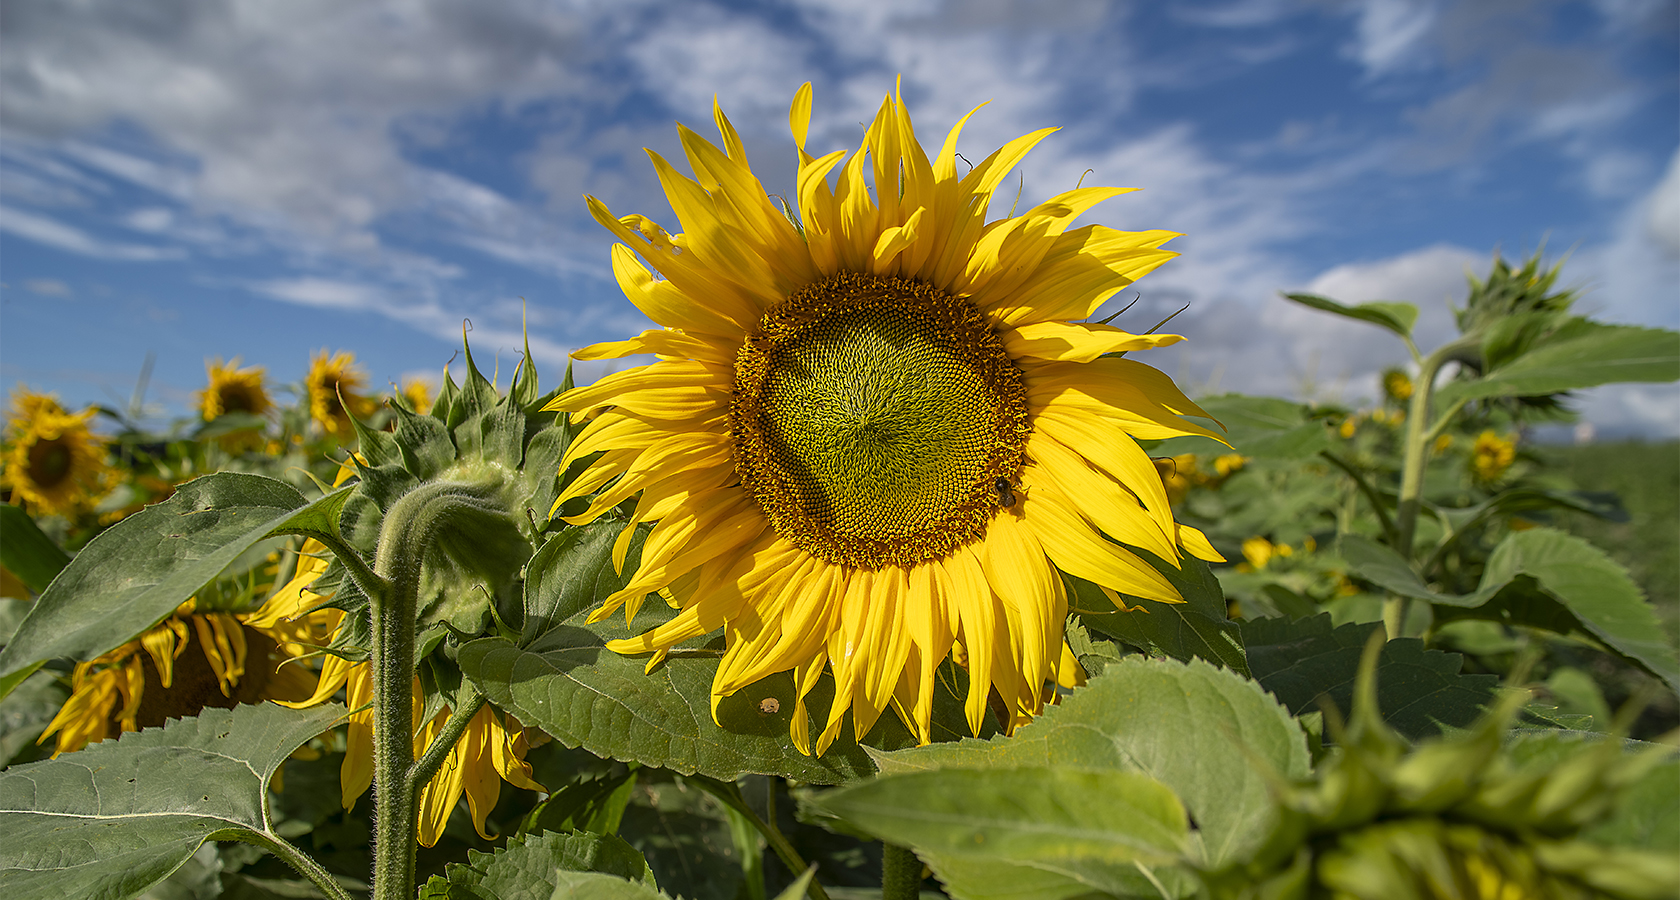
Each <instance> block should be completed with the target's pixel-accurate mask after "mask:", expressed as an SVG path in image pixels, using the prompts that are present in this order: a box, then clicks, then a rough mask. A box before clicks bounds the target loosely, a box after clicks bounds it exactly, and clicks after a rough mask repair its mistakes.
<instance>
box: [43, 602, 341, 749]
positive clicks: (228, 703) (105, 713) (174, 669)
mask: <svg viewBox="0 0 1680 900" xmlns="http://www.w3.org/2000/svg"><path fill="white" fill-rule="evenodd" d="M288 602H289V599H288V597H287V596H286V592H285V591H284V590H282V591H280V592H278V593H276V594H275V595H274V597H272V598H270V599H269V600H268V602H267V603H265V604H264V605H263V606H262V607H261V608H259V609H257V610H255V611H253V612H250V613H242V614H231V613H225V612H200V611H198V610H197V601H196V600H188V601H187V602H185V603H183V604H181V606H180V607H179V608H177V609H176V610H175V613H174V615H172V616H170V617H169V618H167V619H164V620H163V621H162V622H159V623H158V624H157V625H155V626H153V627H152V628H151V629H149V630H148V631H146V633H145V634H142V635H141V636H140V637H138V638H136V639H135V640H132V641H129V642H128V643H126V644H124V645H122V646H121V647H118V648H117V649H115V650H112V651H110V652H109V653H106V654H104V655H102V656H99V657H97V658H95V659H92V660H89V661H87V662H83V663H78V664H77V665H76V668H75V671H74V672H73V673H72V675H71V693H70V697H69V699H67V700H65V701H64V706H63V707H61V708H60V709H59V711H58V715H57V716H56V717H54V718H53V720H52V722H51V723H49V724H48V725H47V729H46V731H44V732H42V734H41V738H40V740H41V741H43V742H44V741H46V739H47V738H48V737H50V736H52V735H54V734H55V733H56V734H57V735H58V741H57V746H56V749H55V750H54V751H53V755H54V756H57V755H59V754H60V753H68V752H71V751H74V750H80V749H81V748H82V747H85V746H87V745H88V744H90V743H97V742H99V741H102V740H104V739H106V738H107V737H111V736H112V735H114V734H117V733H121V732H124V731H137V730H139V729H141V728H152V727H155V726H158V725H162V724H163V723H164V722H165V721H167V720H168V719H173V718H180V717H183V716H193V715H197V714H198V712H199V711H200V710H202V709H204V708H205V707H207V706H219V707H224V708H225V707H232V706H234V705H235V704H239V703H256V702H258V701H260V700H296V699H299V698H302V697H307V696H309V695H310V694H311V693H313V692H314V690H315V676H314V674H312V673H311V672H310V670H309V669H307V668H306V667H304V666H301V665H296V664H291V665H288V664H286V663H287V662H288V661H289V660H291V659H293V658H294V657H297V656H301V655H303V654H304V653H307V652H310V651H312V650H314V649H315V647H316V646H317V645H319V644H320V643H322V642H323V639H324V638H325V637H326V636H327V633H328V632H330V631H331V629H332V627H333V626H335V625H336V624H337V622H338V617H339V615H340V613H339V612H338V611H337V610H323V611H321V612H317V613H313V614H311V615H308V616H303V617H300V618H296V619H291V618H289V617H285V616H283V615H281V610H282V609H284V608H285V607H286V605H287V604H288ZM195 638H196V641H195V640H194V639H195ZM194 643H196V644H197V645H198V649H199V652H198V653H188V652H187V649H188V646H189V645H191V644H194Z"/></svg>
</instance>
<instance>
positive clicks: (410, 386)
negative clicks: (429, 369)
mask: <svg viewBox="0 0 1680 900" xmlns="http://www.w3.org/2000/svg"><path fill="white" fill-rule="evenodd" d="M402 395H403V400H405V401H407V402H408V408H409V409H412V410H414V412H415V414H417V415H422V416H423V415H425V414H426V413H429V412H431V411H432V386H431V385H430V384H428V383H427V382H426V380H425V379H423V378H410V379H409V380H407V381H405V382H403V386H402Z"/></svg>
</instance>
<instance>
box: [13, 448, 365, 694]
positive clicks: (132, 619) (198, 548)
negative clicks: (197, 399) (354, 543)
mask: <svg viewBox="0 0 1680 900" xmlns="http://www.w3.org/2000/svg"><path fill="white" fill-rule="evenodd" d="M347 494H348V489H345V490H341V491H338V492H335V493H333V494H328V495H327V496H325V497H322V498H321V499H319V500H316V501H315V502H314V503H311V504H308V505H305V503H304V498H303V495H302V494H299V493H298V492H297V490H296V489H295V488H293V487H292V486H291V485H288V484H286V483H285V482H283V481H276V480H274V479H272V478H264V477H262V476H260V475H246V474H240V473H231V472H223V473H220V474H216V475H206V476H205V477H203V478H198V479H194V480H193V481H190V482H188V483H186V484H184V485H182V486H181V487H180V489H178V490H177V491H176V492H175V494H174V496H172V497H170V498H169V499H168V500H165V501H164V502H162V503H159V504H156V505H155V506H149V507H147V508H146V509H143V510H141V511H140V512H138V513H135V514H134V515H132V516H129V517H128V518H126V519H124V520H122V521H121V522H118V523H117V524H116V525H113V526H111V528H109V529H108V530H106V531H104V532H103V533H101V534H100V535H99V536H98V537H96V538H94V539H93V540H92V541H90V542H89V543H88V545H87V547H85V548H84V549H83V550H82V552H80V553H78V554H76V558H75V559H73V560H71V561H70V564H69V565H68V566H66V567H65V568H64V571H63V572H61V573H60V574H59V577H58V578H56V579H54V580H53V583H52V584H51V585H49V586H48V588H47V590H46V592H45V593H43V594H42V595H41V597H40V599H38V600H36V602H35V605H34V607H33V608H32V609H31V610H30V611H29V615H28V617H27V618H25V619H24V620H23V623H22V624H21V625H19V626H18V630H17V633H16V634H15V635H13V636H12V640H11V641H10V642H9V643H8V644H7V645H6V648H5V649H4V650H3V651H0V676H9V675H12V674H14V673H16V672H18V671H21V670H22V669H24V668H25V667H27V666H29V665H31V664H33V663H35V662H37V661H39V660H43V659H51V658H54V657H59V656H68V657H71V658H74V659H83V660H85V659H91V658H92V657H95V656H98V655H99V654H101V653H104V652H105V651H107V650H110V649H111V648H112V647H117V646H120V645H121V644H123V643H125V642H127V641H129V640H131V639H133V638H134V636H135V635H137V634H139V633H141V632H142V631H144V630H146V629H147V628H149V627H151V626H152V624H153V623H154V622H157V621H158V620H160V619H162V618H163V617H164V616H167V615H169V614H170V613H171V612H173V611H174V609H175V607H177V606H179V605H180V604H181V603H182V602H183V601H185V600H186V599H187V598H189V597H191V596H192V595H193V594H194V593H195V592H196V591H197V590H198V589H199V588H201V587H203V586H204V585H205V584H206V583H208V582H209V581H211V580H212V579H214V578H215V577H216V576H217V575H218V574H220V573H221V571H222V570H223V569H224V568H226V567H227V566H228V564H229V563H231V562H233V560H234V559H235V558H236V557H238V556H239V555H240V554H241V553H244V552H245V551H246V550H248V549H250V548H251V546H252V545H254V544H256V543H257V542H259V541H262V540H264V539H266V538H270V537H275V536H277V535H283V534H316V533H322V532H325V531H327V530H328V529H330V528H332V527H333V525H332V520H333V518H334V517H335V516H336V514H337V511H338V510H339V508H341V507H342V505H343V503H344V500H345V498H346V496H347ZM299 507H302V508H301V509H299Z"/></svg>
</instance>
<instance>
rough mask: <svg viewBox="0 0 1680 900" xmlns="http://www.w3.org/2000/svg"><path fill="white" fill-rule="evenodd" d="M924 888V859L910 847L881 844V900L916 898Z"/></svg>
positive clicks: (910, 899) (909, 899) (913, 899)
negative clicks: (918, 856)
mask: <svg viewBox="0 0 1680 900" xmlns="http://www.w3.org/2000/svg"><path fill="white" fill-rule="evenodd" d="M921 889H922V861H921V860H920V859H919V858H917V856H916V852H915V851H914V850H911V849H910V848H909V847H900V846H899V845H897V844H888V843H885V842H883V843H882V844H881V900H916V897H917V896H919V895H920V893H921Z"/></svg>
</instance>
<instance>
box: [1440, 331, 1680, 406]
mask: <svg viewBox="0 0 1680 900" xmlns="http://www.w3.org/2000/svg"><path fill="white" fill-rule="evenodd" d="M1676 379H1680V334H1676V333H1675V332H1672V331H1668V330H1666V329H1662V328H1638V327H1635V326H1632V325H1604V324H1601V323H1598V322H1591V321H1588V320H1586V319H1575V320H1573V321H1571V322H1569V323H1568V324H1567V325H1564V326H1563V327H1562V328H1560V329H1558V330H1557V332H1555V333H1554V334H1552V335H1551V337H1549V338H1547V339H1546V340H1545V342H1544V343H1542V344H1541V345H1540V346H1539V347H1537V348H1536V349H1534V350H1532V351H1530V352H1528V353H1525V354H1523V355H1521V356H1519V357H1517V358H1516V359H1514V360H1512V361H1511V362H1510V363H1509V364H1507V365H1505V366H1502V367H1500V368H1498V369H1495V370H1493V371H1491V372H1487V373H1485V374H1484V375H1483V376H1482V377H1481V378H1478V379H1475V380H1473V381H1455V382H1452V383H1451V384H1448V385H1445V386H1444V387H1442V388H1441V389H1440V390H1439V391H1437V392H1436V394H1435V397H1436V402H1437V403H1438V404H1440V405H1441V406H1442V407H1445V406H1447V405H1449V404H1451V403H1454V402H1456V401H1458V400H1478V399H1483V398H1487V397H1532V396H1537V395H1541V394H1555V393H1558V392H1560V391H1572V390H1577V389H1579V388H1588V387H1593V386H1595V385H1600V384H1615V383H1619V382H1625V381H1656V382H1661V381H1674V380H1676Z"/></svg>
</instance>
